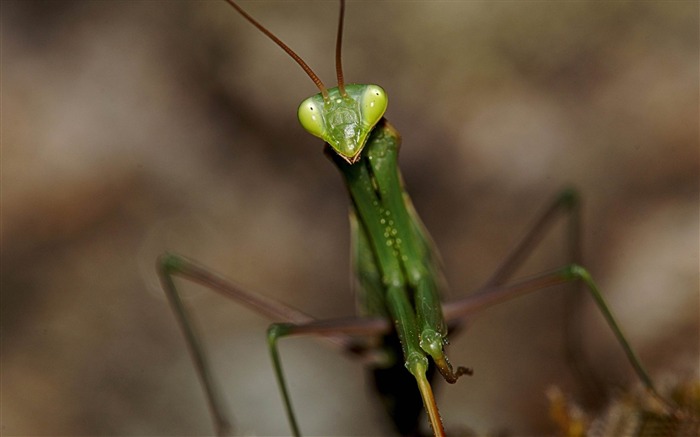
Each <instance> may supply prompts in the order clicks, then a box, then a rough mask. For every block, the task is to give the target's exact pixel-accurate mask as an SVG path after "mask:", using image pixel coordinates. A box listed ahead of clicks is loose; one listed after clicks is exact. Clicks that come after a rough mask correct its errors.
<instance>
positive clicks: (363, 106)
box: [159, 1, 656, 436]
mask: <svg viewBox="0 0 700 437" xmlns="http://www.w3.org/2000/svg"><path fill="white" fill-rule="evenodd" d="M229 3H230V4H231V6H233V7H234V8H235V9H236V10H237V11H238V12H239V13H241V14H242V15H243V16H244V17H245V18H246V19H247V20H248V21H250V22H252V23H253V24H254V25H256V26H257V27H258V28H259V29H260V30H261V31H262V32H263V33H265V34H266V35H267V36H269V37H270V38H272V39H273V40H274V41H275V42H276V43H277V44H278V45H280V47H282V48H283V49H284V50H285V51H286V52H287V53H288V54H289V55H290V56H291V57H292V58H294V60H295V61H296V62H297V63H299V65H300V66H301V67H302V69H303V70H304V71H306V72H307V74H308V75H309V77H310V78H311V79H312V81H313V82H314V83H315V84H316V85H317V86H318V88H319V90H320V91H321V93H320V94H319V95H316V96H313V97H311V98H309V99H307V100H305V101H304V102H303V103H302V104H301V106H300V109H299V118H300V121H301V122H302V125H303V126H304V127H305V128H306V130H307V131H309V132H310V133H312V134H313V135H315V136H318V137H321V138H322V139H323V140H324V141H325V142H327V143H328V145H327V146H326V153H327V154H328V155H329V157H330V158H331V160H332V161H333V162H334V164H335V165H336V167H337V168H338V169H339V170H340V172H341V175H342V176H343V178H344V182H345V184H346V187H347V190H348V192H349V195H350V198H351V213H350V223H351V232H352V243H353V256H354V267H355V271H356V274H357V280H358V283H359V288H360V290H361V292H360V296H361V297H360V301H361V313H362V314H361V315H362V317H357V318H346V319H333V320H320V319H317V318H315V317H312V316H309V315H307V314H306V313H304V312H302V311H299V310H297V309H294V308H292V307H289V306H286V305H284V304H282V303H280V302H278V301H275V300H272V299H269V298H266V297H264V296H260V295H254V294H251V293H248V292H246V291H245V290H243V289H241V288H240V287H237V286H236V285H233V284H232V283H230V282H228V281H226V280H225V279H223V278H222V277H220V276H218V275H216V274H214V273H211V272H209V271H208V270H206V269H204V268H202V267H200V266H199V265H198V264H196V263H194V262H192V261H190V260H188V259H187V258H184V257H182V256H179V255H174V254H166V255H164V256H162V257H161V258H160V259H159V271H160V276H161V280H162V284H163V288H164V289H165V290H166V292H167V295H168V297H169V298H170V301H171V304H172V307H173V309H174V312H175V314H176V316H177V318H178V321H179V323H180V325H181V328H182V330H183V332H184V333H185V337H186V339H187V342H188V345H189V347H190V351H191V353H192V355H193V357H194V361H195V367H196V368H197V372H198V374H199V376H200V379H201V380H202V383H203V385H204V387H205V391H206V393H207V398H208V402H209V406H210V409H211V412H212V415H213V417H214V423H215V428H216V431H217V433H218V434H220V435H225V434H227V433H229V432H230V431H231V428H232V424H231V420H230V419H228V415H227V413H226V412H225V411H224V409H223V402H222V400H221V397H222V395H221V394H219V392H218V388H217V385H216V383H215V381H214V379H213V375H212V372H211V370H210V369H209V365H208V363H207V359H206V356H205V354H204V352H203V351H202V348H201V341H200V340H199V339H198V336H197V334H196V332H195V330H194V328H193V326H192V323H191V321H190V317H189V315H188V312H187V309H186V308H185V306H184V305H183V303H182V301H181V298H180V295H179V293H178V291H177V288H176V286H175V282H174V280H173V279H174V277H184V278H186V279H189V280H191V281H194V282H198V283H201V284H203V285H205V286H207V287H209V288H212V289H214V290H215V291H218V292H220V293H222V294H225V295H227V296H229V297H231V298H233V299H234V300H237V301H239V302H241V303H242V304H244V305H247V306H249V307H251V308H252V309H253V310H255V311H257V312H259V313H262V314H264V315H266V316H269V317H270V318H272V319H274V320H275V321H276V323H275V324H273V325H272V326H271V327H270V329H269V331H268V342H269V345H270V352H271V355H272V359H273V363H274V367H275V373H276V377H277V379H278V383H279V386H280V390H281V393H282V398H283V403H284V405H285V408H286V412H287V415H288V418H289V422H290V428H291V431H292V433H293V434H294V435H301V434H302V432H301V430H302V428H303V419H302V420H301V423H300V420H298V419H297V417H296V414H295V413H294V410H293V401H292V398H293V397H294V395H293V393H291V394H290V392H289V390H288V388H287V384H286V381H285V375H284V372H283V369H282V363H281V358H280V355H279V352H278V349H277V343H278V341H279V340H280V339H281V338H284V337H287V336H292V335H320V336H324V337H325V338H326V339H327V340H329V341H330V342H331V343H333V344H335V346H337V347H339V348H341V349H343V350H345V351H348V353H350V354H351V355H355V356H357V357H359V358H361V359H363V360H365V361H368V362H370V363H371V364H372V365H373V366H374V367H376V368H377V369H379V370H378V372H377V375H380V376H377V378H384V377H385V376H386V375H384V374H383V372H384V371H386V372H388V373H389V374H391V375H394V374H399V375H403V379H402V382H401V383H400V384H399V385H398V386H391V387H390V389H389V390H388V391H387V393H386V394H385V396H386V399H387V402H388V404H390V405H392V407H390V409H389V414H390V416H391V417H392V418H393V420H394V423H395V425H396V429H397V431H398V432H400V433H402V434H405V435H410V434H416V433H418V432H419V428H420V422H419V420H418V418H419V417H420V416H419V412H420V411H421V410H423V409H424V410H425V411H426V413H427V417H428V421H429V423H430V426H431V428H432V432H433V434H434V435H435V436H441V435H445V429H444V425H443V422H442V419H441V416H440V413H439V409H438V405H437V402H436V400H435V398H434V395H433V390H432V385H431V378H430V376H429V375H430V370H429V369H430V368H431V366H435V367H436V368H437V370H438V372H439V373H440V374H441V375H442V377H443V378H444V379H445V380H446V381H447V382H449V383H455V382H457V380H458V379H459V378H460V377H461V376H463V375H468V374H470V373H471V370H470V369H468V368H466V367H462V366H453V365H452V364H451V363H450V361H449V360H448V359H447V354H446V349H445V346H446V345H447V342H448V336H449V334H450V331H451V330H452V329H458V328H459V325H460V322H461V320H462V319H463V318H464V317H466V316H467V315H470V314H473V313H475V312H478V311H481V310H482V309H484V308H487V307H489V306H492V305H495V304H497V303H500V302H503V301H505V300H509V299H511V298H513V297H515V296H518V295H520V294H524V293H528V292H531V291H534V290H537V289H540V288H544V287H549V286H553V285H557V284H562V283H567V282H572V281H577V282H579V283H582V284H583V285H584V286H585V288H586V289H587V290H588V291H589V292H590V294H591V295H592V296H593V299H594V301H595V303H596V304H597V305H598V307H599V309H600V311H601V313H602V315H603V317H604V318H605V320H606V321H607V323H608V324H609V326H610V328H611V330H612V332H613V333H614V334H615V336H616V338H617V340H618V341H619V343H620V345H621V349H622V351H623V352H624V353H625V355H626V356H627V359H628V360H629V362H630V363H631V365H632V367H633V368H634V370H635V372H636V373H637V375H638V376H639V378H640V381H641V382H642V384H643V385H644V386H645V387H646V388H647V390H649V391H650V392H651V393H656V390H655V388H654V386H653V383H652V381H651V379H650V378H649V376H648V375H647V373H646V371H645V370H644V368H643V367H642V365H641V364H640V362H639V359H638V358H637V357H636V355H635V353H634V352H633V350H632V349H631V347H630V346H629V344H628V342H627V340H626V339H625V337H624V336H623V334H622V331H621V329H620V328H619V327H618V325H617V323H616V322H615V319H614V317H613V316H612V314H611V312H610V310H609V309H608V306H607V304H606V303H605V302H604V300H603V297H602V295H601V294H600V292H599V291H598V289H597V287H596V286H595V284H594V282H593V281H592V279H591V278H590V275H589V274H588V272H587V271H586V270H585V269H583V268H582V267H580V266H579V265H577V264H576V262H577V261H578V259H579V258H580V256H579V254H578V242H577V238H578V233H579V232H578V223H577V220H578V214H579V211H578V196H577V194H576V193H575V191H573V190H565V191H563V192H562V193H561V194H560V195H559V196H557V199H556V200H555V201H554V202H553V203H552V205H551V206H550V207H548V208H546V209H545V211H544V213H543V214H542V215H541V216H540V217H539V219H538V220H536V224H535V226H534V228H533V230H532V231H531V232H529V233H528V234H527V236H526V237H525V238H524V239H523V240H522V241H521V243H520V244H519V245H518V246H517V247H516V248H515V250H513V251H512V252H511V255H510V256H508V257H507V258H506V260H505V261H504V262H503V263H502V264H501V266H500V267H499V268H498V269H497V270H496V272H495V273H494V274H493V275H492V276H491V278H490V279H489V280H488V281H487V282H486V284H485V285H484V286H483V287H482V288H481V289H480V291H478V292H476V293H474V294H471V295H469V296H467V297H464V298H461V299H457V300H454V301H449V302H442V301H441V296H440V288H441V286H442V279H441V273H440V261H439V256H438V255H437V252H436V251H435V250H434V248H433V243H432V240H431V238H430V236H429V235H428V233H427V231H426V230H425V228H424V226H423V224H422V222H421V220H420V218H419V217H418V215H417V213H416V211H415V209H414V208H413V205H412V203H411V200H410V198H409V197H408V194H407V193H406V192H405V191H404V189H403V182H402V179H401V175H400V173H399V170H398V167H397V156H398V151H399V146H400V136H399V134H398V132H397V130H396V128H394V127H393V126H392V125H391V124H389V122H388V121H386V119H384V117H383V116H384V113H385V110H386V109H387V104H388V103H387V102H388V97H387V96H386V92H385V91H384V90H383V89H382V88H381V87H380V86H378V85H356V84H352V85H344V77H343V73H342V67H341V56H340V47H341V40H342V38H341V36H342V27H343V11H344V1H341V2H340V3H341V6H340V11H341V12H340V19H339V26H338V37H337V46H336V64H337V75H338V86H337V87H334V88H326V87H325V85H323V84H322V82H321V81H320V79H318V77H317V76H316V75H315V73H313V72H312V71H311V69H310V68H309V67H308V66H307V65H306V63H305V62H304V61H302V60H301V58H299V57H298V56H297V55H296V54H294V52H293V51H291V49H288V48H287V46H286V45H284V43H282V42H281V41H279V40H278V39H277V38H276V37H274V36H272V34H271V33H270V32H269V31H267V30H266V29H265V28H264V27H262V26H261V25H259V24H257V22H255V21H254V20H253V19H252V18H251V17H250V16H248V15H247V14H246V13H245V12H244V11H243V10H242V9H240V8H239V7H238V5H237V4H236V3H235V2H233V1H229ZM334 103H339V104H341V105H345V106H343V107H342V108H340V109H338V108H333V104H334ZM358 108H359V112H358V111H357V109H358ZM324 111H325V112H324ZM333 120H335V121H333ZM339 125H341V126H342V127H343V129H341V131H342V132H341V135H340V138H338V137H337V136H336V137H335V138H334V136H333V135H332V134H330V133H329V131H332V130H333V129H334V128H337V127H338V126H339ZM349 137H351V139H348V138H349ZM561 215H564V216H565V217H568V218H569V238H570V240H571V241H570V260H569V261H570V262H571V263H570V264H568V265H565V266H564V267H562V268H558V269H555V270H552V271H549V272H545V273H542V274H539V275H535V276H532V277H528V278H525V279H521V280H512V276H513V273H514V272H515V270H516V269H517V267H518V266H519V265H520V264H521V263H522V262H523V259H525V258H526V257H527V255H528V253H529V252H530V251H531V250H532V249H533V248H534V247H535V244H536V241H537V240H538V238H539V237H540V236H541V234H542V233H544V232H546V230H547V229H548V228H549V226H550V225H551V223H552V222H553V221H554V220H556V219H558V218H559V217H560V216H561ZM367 337H372V338H377V337H378V338H380V339H381V340H380V346H377V345H376V344H374V343H371V342H367V341H365V338H367ZM431 363H432V364H431ZM378 383H379V384H381V381H378ZM407 384H408V385H410V387H412V389H411V388H409V389H407V391H406V392H405V391H403V390H406V385H407ZM396 390H401V391H400V392H399V391H396ZM405 393H409V394H405ZM398 399H410V400H409V401H408V402H407V403H408V404H409V405H408V406H400V407H394V406H395V405H396V404H397V400H398ZM416 405H417V406H418V407H416ZM397 408H398V409H397Z"/></svg>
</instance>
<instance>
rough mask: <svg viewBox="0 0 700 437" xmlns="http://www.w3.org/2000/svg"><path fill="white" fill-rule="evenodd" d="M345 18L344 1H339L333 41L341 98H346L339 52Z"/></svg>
mask: <svg viewBox="0 0 700 437" xmlns="http://www.w3.org/2000/svg"><path fill="white" fill-rule="evenodd" d="M344 18H345V0H340V16H339V18H338V37H337V38H336V40H335V71H336V73H337V74H338V91H340V95H341V96H343V97H347V95H348V93H347V92H345V80H344V79H343V61H342V59H341V56H340V51H341V49H342V47H343V21H344V20H343V19H344Z"/></svg>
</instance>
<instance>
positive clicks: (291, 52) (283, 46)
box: [226, 0, 328, 100]
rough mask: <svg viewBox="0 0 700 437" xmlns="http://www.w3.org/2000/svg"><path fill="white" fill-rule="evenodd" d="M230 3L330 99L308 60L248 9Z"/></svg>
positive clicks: (231, 2)
mask: <svg viewBox="0 0 700 437" xmlns="http://www.w3.org/2000/svg"><path fill="white" fill-rule="evenodd" d="M226 2H227V3H228V4H230V5H231V6H233V8H234V9H235V10H237V11H238V13H239V14H241V15H242V16H243V18H245V19H246V20H248V21H249V22H250V24H252V25H253V26H255V27H257V28H258V30H260V31H261V32H262V33H264V34H265V35H267V37H268V38H270V39H271V40H272V41H274V43H275V44H277V45H278V46H279V47H280V48H281V49H282V50H284V51H285V52H287V54H288V55H289V56H291V58H292V59H294V60H295V61H296V63H297V64H299V66H300V67H301V68H302V69H303V70H304V71H305V72H306V74H307V75H308V76H309V77H310V78H311V80H312V81H313V82H314V83H315V84H316V86H317V87H318V89H319V90H320V91H321V94H322V95H323V98H324V100H325V99H328V90H327V89H326V87H325V85H323V82H321V79H319V78H318V76H317V75H316V73H314V71H313V70H312V69H311V67H309V66H308V65H307V63H306V62H304V60H303V59H301V56H299V55H297V54H296V53H295V52H294V50H292V49H291V48H289V46H288V45H287V44H285V43H283V42H282V40H281V39H279V38H277V37H276V36H275V35H274V34H273V33H272V32H270V31H269V30H267V28H265V26H263V25H262V24H260V23H258V22H257V21H255V19H254V18H253V17H251V16H250V15H248V13H247V12H246V11H244V10H243V9H242V8H241V7H240V6H238V5H237V4H236V3H235V2H234V1H233V0H226Z"/></svg>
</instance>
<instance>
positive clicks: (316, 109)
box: [298, 84, 388, 164]
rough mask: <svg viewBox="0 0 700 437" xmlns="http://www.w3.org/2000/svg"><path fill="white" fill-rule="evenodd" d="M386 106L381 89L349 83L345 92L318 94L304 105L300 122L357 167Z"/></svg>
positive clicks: (386, 100)
mask: <svg viewBox="0 0 700 437" xmlns="http://www.w3.org/2000/svg"><path fill="white" fill-rule="evenodd" d="M343 91H344V92H345V93H344V94H345V95H343ZM387 104H388V99H387V95H386V92H385V91H384V89H382V87H380V86H378V85H356V84H350V85H346V86H345V87H344V89H343V88H341V87H338V88H331V89H329V90H328V96H327V97H324V95H323V94H321V93H319V94H316V95H313V96H311V97H309V98H308V99H306V100H304V101H303V102H301V105H299V111H298V116H299V122H300V123H301V125H302V126H303V127H304V129H306V131H307V132H309V133H310V134H311V135H314V136H317V137H319V138H321V139H322V140H323V141H325V142H327V143H328V144H329V145H330V146H331V148H332V149H333V150H334V151H335V152H336V153H337V154H338V155H340V156H341V157H342V158H343V159H345V160H346V161H347V162H348V163H350V164H354V163H355V162H357V160H358V159H359V158H360V153H361V152H362V149H363V148H364V146H365V143H366V142H367V137H368V136H369V133H370V132H371V131H372V128H374V126H375V125H376V124H377V122H379V120H381V119H382V116H383V115H384V111H386V107H387Z"/></svg>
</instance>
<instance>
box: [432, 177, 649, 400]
mask: <svg viewBox="0 0 700 437" xmlns="http://www.w3.org/2000/svg"><path fill="white" fill-rule="evenodd" d="M562 216H564V217H565V218H568V226H567V228H566V232H567V239H568V252H569V255H568V256H569V260H568V263H569V264H568V265H566V266H564V267H562V268H560V269H557V270H554V271H551V272H547V273H542V274H540V275H536V276H533V277H531V278H529V279H526V280H522V281H517V282H515V283H512V284H511V285H504V284H507V283H508V281H509V280H510V279H511V277H512V276H513V274H514V273H515V271H516V270H517V269H518V268H519V267H520V266H521V265H522V264H523V263H524V261H525V260H526V259H527V257H528V256H529V255H530V254H531V253H532V252H533V251H534V250H535V249H536V247H537V245H538V243H539V241H540V240H541V239H542V237H543V236H544V234H545V233H546V232H547V231H548V230H549V229H550V228H551V227H552V224H553V223H554V222H555V221H556V220H557V219H558V218H559V217H562ZM580 247H581V246H580V212H579V199H578V194H577V193H576V192H575V191H574V190H572V189H567V190H564V191H563V192H562V193H560V194H559V195H558V196H557V197H556V199H555V201H554V202H553V203H552V204H551V205H550V206H549V207H548V208H546V209H545V210H544V211H543V212H542V214H541V215H540V216H539V217H538V218H537V220H536V221H535V224H534V226H533V227H532V229H531V230H530V232H528V233H527V234H526V235H525V237H524V238H523V239H522V240H521V241H520V242H519V243H518V244H517V245H516V247H515V248H514V249H513V250H512V252H511V253H510V254H509V256H508V257H506V259H505V260H504V261H503V262H502V263H501V265H500V266H499V267H498V268H497V269H496V271H495V272H494V274H493V275H492V276H491V277H490V278H489V280H488V281H487V282H486V284H485V285H484V286H483V287H482V288H481V289H480V290H479V291H477V292H476V293H474V294H472V295H470V296H467V297H465V298H462V299H459V300H457V301H454V302H449V303H447V304H445V306H444V311H445V317H446V319H447V320H448V322H456V321H458V320H459V319H462V318H464V317H466V316H467V315H469V314H473V313H476V312H477V311H480V310H482V309H483V308H485V307H488V306H492V305H495V304H497V303H500V302H504V301H507V300H510V299H512V298H514V297H516V296H519V295H522V294H525V293H529V292H532V291H536V290H539V289H541V288H545V287H549V286H552V285H557V284H562V283H572V284H574V285H575V286H577V287H579V288H580V286H581V285H582V286H584V287H585V288H586V289H587V290H588V291H589V292H590V294H591V296H592V297H593V300H594V301H595V303H596V305H597V306H598V308H599V310H600V312H601V314H602V315H603V317H604V318H605V320H606V322H607V324H608V325H609V327H610V329H611V330H612V331H613V333H614V335H615V337H616V339H617V340H618V342H619V344H620V346H621V347H622V349H623V351H624V352H625V355H626V356H627V359H628V361H629V362H630V364H631V365H632V367H633V368H634V371H635V372H636V374H637V375H638V377H639V379H640V380H641V382H642V383H643V384H644V385H645V387H646V388H647V389H648V390H649V391H650V392H651V393H652V394H653V395H655V396H657V397H659V396H658V394H657V391H656V389H655V388H654V386H653V383H652V381H651V379H650V378H649V376H648V374H647V372H646V371H645V370H644V368H643V366H642V365H641V363H640V361H639V359H638V358H637V356H636V355H635V353H634V351H633V350H632V348H631V347H630V345H629V343H628V342H627V340H626V338H625V336H624V335H623V333H622V330H621V329H620V327H619V326H618V324H617V322H616V321H615V318H614V316H613V315H612V312H611V311H610V308H609V307H608V305H607V303H606V302H605V300H604V299H603V296H602V294H601V293H600V291H599V289H598V287H597V286H596V284H595V283H594V281H593V280H592V278H591V276H590V274H589V273H588V272H587V271H586V270H585V269H584V268H583V267H581V266H580V264H579V263H580V262H581V248H580Z"/></svg>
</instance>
